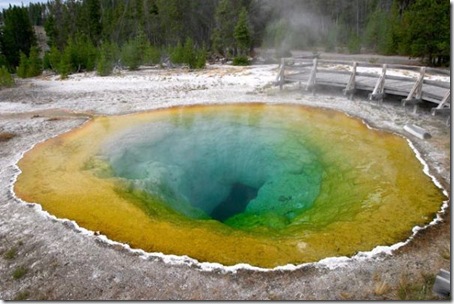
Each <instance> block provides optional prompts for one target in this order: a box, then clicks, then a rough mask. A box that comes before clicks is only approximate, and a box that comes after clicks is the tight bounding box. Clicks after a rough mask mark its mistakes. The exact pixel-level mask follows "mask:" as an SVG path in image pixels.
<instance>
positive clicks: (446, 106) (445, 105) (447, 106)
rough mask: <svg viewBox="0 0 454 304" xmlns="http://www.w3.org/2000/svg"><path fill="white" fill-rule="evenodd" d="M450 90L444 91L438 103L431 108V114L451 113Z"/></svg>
mask: <svg viewBox="0 0 454 304" xmlns="http://www.w3.org/2000/svg"><path fill="white" fill-rule="evenodd" d="M450 101H451V90H448V92H446V94H445V96H444V97H443V99H442V100H441V102H440V104H439V105H438V106H437V107H436V108H432V110H431V112H432V115H434V116H435V114H437V113H442V112H448V113H451V102H450Z"/></svg>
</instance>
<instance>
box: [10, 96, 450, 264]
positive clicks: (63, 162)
mask: <svg viewBox="0 0 454 304" xmlns="http://www.w3.org/2000/svg"><path fill="white" fill-rule="evenodd" d="M18 166H19V167H20V169H21V170H22V173H21V174H20V175H19V176H18V179H17V181H16V184H15V186H14V191H15V193H16V195H17V196H18V197H20V198H22V199H23V200H25V201H29V202H36V203H39V204H41V205H42V206H43V209H45V210H46V211H48V212H49V213H51V214H53V215H55V216H57V217H59V218H68V219H71V220H75V221H76V222H77V223H78V224H79V225H80V226H82V227H84V228H86V229H89V230H93V231H100V232H101V233H102V234H105V235H106V236H107V237H108V238H110V239H112V240H114V241H119V242H123V243H127V244H129V245H130V246H131V247H133V248H140V249H143V250H145V251H149V252H163V253H166V254H176V255H187V256H190V257H192V258H195V259H197V260H199V261H208V262H218V263H222V264H224V265H233V264H238V263H248V264H250V265H254V266H260V267H275V266H278V265H285V264H289V263H291V264H300V263H305V262H313V261H318V260H320V259H323V258H325V257H334V256H344V255H347V256H352V255H354V254H355V253H357V252H358V251H369V250H372V249H373V248H374V247H376V246H378V245H391V244H394V243H396V242H399V241H403V240H405V239H407V238H408V237H409V236H410V235H411V234H412V228H413V227H414V226H416V225H424V224H427V223H429V222H430V221H431V220H432V219H433V218H434V217H435V214H436V212H437V211H438V210H439V209H440V206H441V204H442V201H443V200H444V199H445V197H444V195H443V192H442V191H441V190H440V189H439V188H437V187H436V185H435V184H434V183H433V182H432V180H431V178H430V177H429V176H427V175H425V174H424V173H423V166H422V164H421V163H420V162H419V161H418V159H417V158H416V157H415V153H414V151H413V150H412V149H411V148H410V147H409V145H408V143H407V141H406V140H405V139H404V138H402V137H400V136H396V135H393V134H390V133H386V132H383V131H378V130H371V129H369V128H367V126H366V125H365V124H364V123H362V122H361V121H360V120H358V119H353V118H350V117H348V116H346V115H345V114H343V113H339V112H335V111H332V110H322V109H316V108H309V107H304V106H296V105H270V104H247V105H246V104H235V105H215V106H190V107H174V108H169V109H162V110H156V111H151V112H146V113H140V114H134V115H125V116H115V117H97V118H95V119H93V120H92V121H90V122H88V123H87V124H85V125H84V126H83V127H81V128H78V129H76V130H74V131H72V132H69V133H66V134H64V135H61V136H58V137H56V138H53V139H50V140H47V141H46V142H44V143H41V144H38V145H36V146H35V147H34V148H33V149H32V150H31V151H29V152H28V153H26V154H25V155H24V157H23V158H22V159H21V160H20V162H19V164H18Z"/></svg>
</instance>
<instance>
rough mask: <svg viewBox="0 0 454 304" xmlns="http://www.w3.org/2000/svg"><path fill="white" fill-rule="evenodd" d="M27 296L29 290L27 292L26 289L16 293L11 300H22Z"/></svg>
mask: <svg viewBox="0 0 454 304" xmlns="http://www.w3.org/2000/svg"><path fill="white" fill-rule="evenodd" d="M29 296H30V292H28V291H27V290H25V291H21V292H19V293H18V294H16V296H15V297H14V299H13V301H24V300H27V299H28V297H29Z"/></svg>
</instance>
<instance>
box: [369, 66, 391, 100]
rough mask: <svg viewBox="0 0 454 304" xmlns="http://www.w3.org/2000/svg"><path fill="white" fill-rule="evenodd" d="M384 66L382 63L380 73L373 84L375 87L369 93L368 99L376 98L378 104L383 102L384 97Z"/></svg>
mask: <svg viewBox="0 0 454 304" xmlns="http://www.w3.org/2000/svg"><path fill="white" fill-rule="evenodd" d="M386 67H387V65H386V64H384V65H383V69H382V73H381V75H380V77H379V78H378V80H377V83H376V84H375V88H374V90H373V91H372V93H371V94H369V100H378V102H379V103H380V104H381V103H382V102H383V98H384V97H385V78H386Z"/></svg>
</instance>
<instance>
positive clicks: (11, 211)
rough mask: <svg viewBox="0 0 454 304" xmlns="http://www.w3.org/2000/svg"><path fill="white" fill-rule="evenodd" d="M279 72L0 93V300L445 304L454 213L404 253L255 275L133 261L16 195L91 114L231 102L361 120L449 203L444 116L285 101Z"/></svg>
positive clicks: (51, 83)
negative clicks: (417, 159)
mask: <svg viewBox="0 0 454 304" xmlns="http://www.w3.org/2000/svg"><path fill="white" fill-rule="evenodd" d="M276 72H277V65H263V66H252V67H241V68H239V67H231V66H221V65H213V66H209V67H208V68H207V69H206V70H203V71H188V70H185V69H174V70H162V69H155V68H146V69H141V70H140V71H136V72H126V71H122V72H120V73H118V74H117V75H114V76H109V77H97V76H95V75H94V74H77V75H72V76H70V78H69V79H67V80H59V78H58V77H57V76H54V75H46V76H41V77H39V78H34V79H27V80H18V81H17V86H16V87H15V88H11V89H4V90H0V185H1V187H0V299H2V300H23V299H32V300H202V299H203V300H239V299H244V300H265V299H269V300H399V299H407V300H410V299H432V300H437V299H440V298H439V297H437V296H436V295H434V294H433V293H432V286H433V280H434V278H435V275H436V274H437V273H438V271H439V270H440V269H441V268H444V269H448V270H449V269H450V266H451V264H450V259H451V255H450V241H451V235H450V230H451V229H450V227H451V226H450V207H449V206H446V209H445V210H444V212H440V213H439V214H438V215H437V216H438V221H437V223H435V224H433V225H430V226H429V227H427V228H426V229H423V230H421V231H419V232H418V233H416V234H415V235H414V237H412V238H411V240H407V241H406V243H405V244H403V243H401V244H397V245H395V246H393V247H392V248H386V249H383V250H381V248H377V252H378V253H376V254H370V253H368V254H358V255H357V256H355V257H351V258H347V257H343V258H337V259H328V260H326V261H321V262H319V263H312V264H307V265H300V266H299V267H293V269H288V270H286V269H279V270H273V271H259V270H253V269H247V268H242V267H237V268H230V269H228V268H223V267H221V266H217V267H204V266H203V265H202V266H201V265H200V264H197V263H194V262H190V261H189V260H188V262H181V261H182V260H181V259H179V260H178V259H176V258H173V257H169V256H158V255H146V254H143V253H141V252H138V251H135V252H134V251H130V250H128V249H127V248H125V247H124V246H122V245H120V244H115V243H109V242H108V241H106V240H105V239H104V238H103V237H102V236H97V235H95V234H94V233H92V232H89V231H85V230H80V229H77V227H75V225H74V224H73V223H72V222H70V221H68V220H57V219H56V218H54V217H52V216H50V215H48V214H46V213H44V212H42V211H41V208H40V206H39V205H35V204H29V203H25V202H22V201H20V200H18V199H17V198H16V197H15V196H14V193H13V191H12V186H13V184H14V181H15V178H16V177H17V175H18V174H19V169H18V168H17V167H16V163H17V161H18V160H19V159H20V158H21V156H22V155H23V153H24V152H26V151H28V150H29V149H31V148H32V147H33V146H34V145H35V144H36V143H39V142H41V141H44V140H46V139H48V138H50V137H54V136H57V135H58V134H61V133H64V132H67V131H69V130H71V129H73V128H77V127H79V126H81V125H82V124H83V123H84V122H85V121H86V120H87V119H89V118H90V117H91V116H92V115H115V114H124V113H132V112H138V111H143V110H149V109H156V108H160V107H168V106H174V105H185V104H194V103H203V104H211V103H227V102H228V103H230V102H266V103H293V104H307V105H312V106H317V107H326V108H333V109H337V110H340V111H344V112H346V113H348V114H349V115H352V116H357V117H360V118H362V119H363V120H364V121H366V122H367V123H368V124H369V125H370V126H371V127H376V128H383V129H386V130H389V131H390V132H395V133H398V134H402V135H404V136H407V137H408V139H409V140H410V141H411V143H412V144H413V145H414V147H415V148H416V149H417V150H418V151H419V154H420V156H421V158H422V159H423V160H424V161H425V162H426V163H427V172H428V173H430V175H431V176H433V177H434V178H435V179H436V180H437V181H438V183H439V184H440V185H441V186H442V187H443V188H444V189H446V192H447V193H448V195H450V188H451V187H450V185H451V181H450V169H451V168H450V152H451V150H450V143H451V141H450V139H451V134H450V127H449V126H447V125H446V121H447V117H446V116H432V115H431V114H430V111H429V110H428V109H421V110H420V111H419V112H418V113H417V114H414V113H413V108H410V107H409V108H404V107H402V106H401V105H400V102H397V101H392V100H388V101H385V102H384V103H383V105H381V106H379V105H377V104H376V103H373V102H369V101H367V100H366V98H365V96H362V95H361V94H359V95H357V96H356V97H355V98H354V99H353V100H348V99H347V98H345V97H344V96H342V95H341V94H340V93H339V92H336V91H333V92H327V91H325V92H322V91H320V92H318V93H317V94H316V95H315V96H313V95H312V94H308V93H306V92H304V91H302V90H301V89H298V88H297V87H292V86H288V87H286V88H285V89H284V90H283V91H279V90H278V89H277V88H276V87H274V86H272V85H271V83H272V82H273V81H274V79H275V77H276ZM407 123H413V124H416V125H419V126H421V127H423V128H425V129H426V130H428V132H429V133H430V134H431V135H432V138H431V139H427V140H421V139H418V138H416V137H413V136H411V135H409V134H406V133H405V131H404V130H403V126H404V125H405V124H407ZM446 205H448V204H446ZM403 241H405V240H403ZM177 260H178V261H177ZM208 268H209V269H208Z"/></svg>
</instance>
